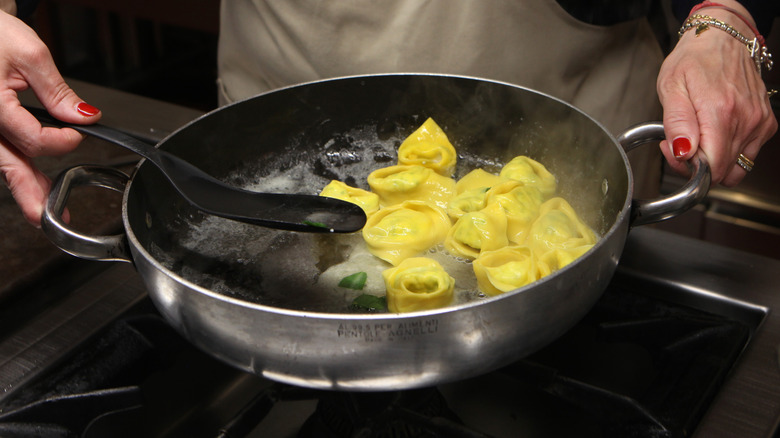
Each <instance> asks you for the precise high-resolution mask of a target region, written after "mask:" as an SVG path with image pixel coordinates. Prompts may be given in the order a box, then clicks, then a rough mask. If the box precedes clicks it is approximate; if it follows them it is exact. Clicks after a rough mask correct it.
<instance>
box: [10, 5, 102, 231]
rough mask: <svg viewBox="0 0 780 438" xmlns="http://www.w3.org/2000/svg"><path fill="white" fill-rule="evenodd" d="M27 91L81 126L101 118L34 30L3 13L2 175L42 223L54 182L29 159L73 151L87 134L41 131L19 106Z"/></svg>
mask: <svg viewBox="0 0 780 438" xmlns="http://www.w3.org/2000/svg"><path fill="white" fill-rule="evenodd" d="M27 88H31V89H32V90H33V91H34V92H35V95H36V96H37V97H38V100H40V101H41V103H42V104H43V105H44V107H46V109H47V110H48V111H49V113H51V114H52V115H53V116H54V117H56V118H58V119H61V120H63V121H66V122H69V123H79V124H89V123H94V122H97V121H98V120H99V119H100V116H101V114H100V111H98V109H97V108H95V107H93V106H91V105H89V104H87V103H85V102H84V101H82V100H81V99H80V98H79V97H78V96H77V95H76V93H75V92H73V90H71V89H70V87H68V85H67V84H65V81H64V80H63V78H62V76H61V75H60V73H59V72H58V71H57V68H56V67H55V65H54V61H53V59H52V57H51V54H50V53H49V50H48V49H47V48H46V46H45V45H44V43H43V42H42V41H41V40H40V38H38V35H37V34H36V33H35V31H33V30H32V29H30V27H28V26H27V25H26V24H24V23H23V22H22V21H20V20H19V19H17V18H16V17H14V16H12V15H9V14H7V13H5V12H2V11H0V176H2V177H3V179H4V180H5V182H6V183H7V184H8V187H9V188H10V190H11V194H12V195H13V197H14V199H15V200H16V202H17V203H18V204H19V206H20V207H21V209H22V213H23V214H24V217H25V218H26V219H27V220H28V221H29V222H30V223H32V224H33V225H39V224H40V220H41V213H42V212H43V206H44V202H45V198H46V196H47V194H48V193H49V188H50V186H51V182H50V181H49V179H48V178H47V177H46V176H45V175H44V174H43V173H42V172H41V171H39V170H38V169H36V168H35V166H34V165H33V164H32V162H31V160H30V158H32V157H36V156H41V155H60V154H64V153H67V152H70V151H72V150H73V149H75V148H76V146H78V144H79V143H80V142H81V140H82V135H81V134H79V133H78V132H76V131H74V130H73V129H68V128H63V129H59V128H50V127H42V126H41V124H40V123H39V122H38V121H37V120H36V119H35V117H33V116H32V115H31V114H30V113H29V112H27V111H26V110H25V109H24V108H23V107H22V106H21V104H20V102H19V98H18V96H17V92H19V91H23V90H26V89H27Z"/></svg>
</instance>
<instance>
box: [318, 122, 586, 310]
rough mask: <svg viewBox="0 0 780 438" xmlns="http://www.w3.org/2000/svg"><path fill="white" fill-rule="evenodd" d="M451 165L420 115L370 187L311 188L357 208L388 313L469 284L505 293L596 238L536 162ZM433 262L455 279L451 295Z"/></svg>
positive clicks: (446, 296) (420, 305)
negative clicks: (461, 169)
mask: <svg viewBox="0 0 780 438" xmlns="http://www.w3.org/2000/svg"><path fill="white" fill-rule="evenodd" d="M456 161H457V154H456V151H455V148H454V147H453V146H452V144H451V143H450V141H449V139H448V138H447V136H446V135H445V133H444V131H442V129H441V128H440V127H439V126H438V125H437V124H436V122H434V121H433V119H428V120H426V121H425V123H423V124H422V125H421V126H420V127H419V128H418V129H417V130H416V131H415V132H414V133H413V134H412V135H410V136H409V137H407V138H406V139H405V140H404V141H403V142H402V143H401V146H400V147H399V149H398V161H397V163H396V164H394V165H391V166H388V167H384V168H380V169H377V170H374V171H373V172H371V174H370V175H368V179H367V182H368V185H369V187H370V189H371V190H370V191H365V190H361V189H357V188H353V187H349V186H347V185H346V184H343V183H341V182H338V181H332V182H331V183H330V184H328V186H326V187H325V188H324V189H323V190H322V192H321V195H323V196H331V197H335V198H339V199H343V200H347V201H350V202H353V203H356V204H358V205H360V206H361V207H362V208H363V209H364V211H366V215H367V217H368V220H367V222H366V225H365V226H364V228H363V230H362V237H363V241H364V242H365V244H366V248H367V249H368V252H370V253H371V254H372V255H373V256H374V257H376V258H377V259H379V260H381V261H378V263H379V264H382V265H384V264H385V263H387V264H389V265H392V266H393V267H391V268H389V269H386V270H384V271H383V272H382V277H383V279H384V283H385V289H386V294H387V304H388V309H389V310H390V311H391V312H409V311H415V310H427V309H434V308H438V307H443V306H447V305H449V304H451V303H452V302H453V299H454V298H453V297H454V294H457V293H460V294H469V293H472V292H471V291H473V290H474V289H479V291H480V292H481V293H482V294H484V295H488V296H494V295H498V294H501V293H505V292H508V291H511V290H515V289H517V288H520V287H523V286H525V285H527V284H530V283H532V282H534V281H537V280H539V279H541V278H542V277H544V276H546V275H549V274H551V273H552V272H555V271H557V270H559V269H561V268H563V267H565V266H566V265H568V264H570V263H571V262H572V261H574V260H576V259H577V258H578V257H580V256H581V255H583V254H584V253H586V252H587V251H588V250H589V249H590V248H591V247H592V246H593V245H594V244H595V243H596V241H597V239H598V237H597V236H596V234H595V233H594V232H593V231H592V230H591V229H590V228H588V226H587V225H585V224H584V223H583V222H582V221H581V220H580V219H579V217H578V216H577V214H576V213H575V212H574V210H573V209H572V207H571V206H570V205H569V203H568V202H566V200H564V199H563V198H560V197H555V195H556V190H557V181H556V178H555V176H554V175H553V174H552V173H550V172H549V171H548V170H547V169H546V168H545V166H544V165H542V164H541V163H539V162H537V161H535V160H533V159H531V158H530V157H527V156H517V157H515V158H513V159H512V160H510V161H509V162H508V163H506V165H504V166H503V167H502V168H501V171H500V173H499V174H493V173H490V172H488V171H486V170H485V169H474V170H472V171H470V172H468V173H467V174H466V175H464V176H463V177H462V178H460V179H459V180H457V181H456V180H455V179H454V178H453V177H452V176H453V172H454V171H455V168H456V164H457V163H456ZM453 223H454V224H453ZM426 252H427V253H428V257H423V255H424V254H425V253H426ZM434 259H435V260H434ZM437 260H438V261H437ZM439 261H440V262H441V263H439ZM469 264H470V265H471V266H470V267H469ZM442 265H444V266H447V269H449V270H451V271H452V272H453V273H455V277H457V278H459V280H458V281H459V283H460V284H461V286H460V288H461V290H460V291H458V289H457V288H456V285H455V280H454V279H453V277H452V276H450V274H449V273H447V272H445V270H444V268H443V267H442ZM457 266H464V267H467V268H466V269H469V271H464V270H463V269H459V268H457ZM472 270H473V276H472V273H471V271H472ZM374 272H376V270H375V271H374ZM474 279H476V284H475V282H474ZM464 283H468V285H464Z"/></svg>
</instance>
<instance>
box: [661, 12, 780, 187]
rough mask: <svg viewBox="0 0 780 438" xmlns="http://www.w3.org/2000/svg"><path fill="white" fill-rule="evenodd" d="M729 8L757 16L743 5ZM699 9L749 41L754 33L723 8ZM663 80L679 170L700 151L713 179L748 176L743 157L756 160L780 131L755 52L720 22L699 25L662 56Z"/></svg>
mask: <svg viewBox="0 0 780 438" xmlns="http://www.w3.org/2000/svg"><path fill="white" fill-rule="evenodd" d="M722 3H726V2H725V1H723V2H722ZM728 6H730V7H732V8H733V9H734V10H737V11H738V12H739V14H740V15H742V17H745V18H746V19H748V20H751V19H750V18H749V15H748V13H747V11H746V10H744V8H742V7H741V6H740V5H739V4H738V3H736V2H730V3H729V5H728ZM696 13H697V14H700V15H707V16H710V17H713V18H715V19H717V20H720V21H723V22H725V23H728V24H729V25H731V26H733V27H734V28H735V29H737V30H738V31H739V32H740V33H741V34H742V35H744V36H745V37H747V38H748V39H753V37H754V36H755V35H754V33H753V31H752V30H751V28H750V26H748V25H747V24H746V23H745V22H743V21H742V19H741V18H739V17H738V16H737V15H735V14H733V13H731V12H729V11H727V10H725V9H722V8H714V7H708V8H704V9H700V10H699V11H697V12H696ZM752 24H753V23H751V25H752ZM657 85H658V95H659V97H660V99H661V104H662V105H663V108H664V116H663V118H664V120H663V122H664V128H665V131H666V138H667V140H666V141H664V142H662V143H661V151H662V152H663V154H664V156H665V157H666V159H667V161H668V162H669V163H670V165H671V167H672V168H673V169H675V170H676V171H678V172H680V173H687V168H686V166H685V163H684V162H685V161H686V160H688V159H689V158H691V157H692V156H693V154H695V153H696V151H697V150H699V149H701V151H702V152H703V153H704V155H705V156H706V158H707V160H708V161H709V164H710V167H711V169H712V182H713V184H717V183H721V184H723V185H724V186H734V185H736V184H738V183H739V182H740V181H742V179H743V178H744V177H745V175H746V174H747V171H746V170H745V169H743V168H742V167H740V166H739V165H738V164H737V157H738V156H739V155H740V154H743V155H744V156H745V157H747V158H748V159H750V160H756V157H757V156H758V152H759V150H760V149H761V146H763V144H764V143H766V141H767V140H769V138H771V137H772V135H774V133H775V132H776V131H777V120H776V119H775V117H774V114H773V113H772V108H771V106H770V103H769V97H768V94H767V89H766V87H765V86H764V82H763V81H762V80H761V76H760V73H759V72H758V71H757V70H756V66H755V63H754V61H753V59H752V58H751V57H750V52H749V51H748V49H747V48H746V46H745V44H742V43H741V42H740V41H738V40H737V39H736V38H734V37H733V36H732V35H729V34H728V33H726V32H724V31H723V30H721V29H717V28H715V27H714V26H710V27H709V29H707V30H705V31H702V32H700V34H699V35H698V36H697V34H696V29H691V30H689V31H687V32H685V34H684V35H683V36H682V38H680V41H679V42H678V44H677V46H676V47H675V49H674V50H673V51H672V53H671V54H670V55H669V56H668V57H667V58H666V60H665V61H664V64H663V66H662V67H661V71H660V73H659V76H658V84H657Z"/></svg>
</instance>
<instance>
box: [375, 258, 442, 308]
mask: <svg viewBox="0 0 780 438" xmlns="http://www.w3.org/2000/svg"><path fill="white" fill-rule="evenodd" d="M382 277H383V278H384V280H385V287H386V289H387V307H388V310H390V311H391V312H413V311H417V310H430V309H438V308H440V307H444V306H447V305H449V304H450V303H451V302H452V299H453V291H454V288H455V280H454V279H453V278H452V277H450V275H449V274H447V272H445V271H444V269H443V268H442V267H441V265H440V264H439V263H438V262H437V261H435V260H432V259H428V258H425V257H412V258H408V259H406V260H404V261H403V262H401V263H400V264H399V265H398V266H396V267H394V268H390V269H387V270H385V271H384V272H383V273H382Z"/></svg>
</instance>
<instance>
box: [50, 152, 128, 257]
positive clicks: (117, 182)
mask: <svg viewBox="0 0 780 438" xmlns="http://www.w3.org/2000/svg"><path fill="white" fill-rule="evenodd" d="M129 180H130V177H129V176H127V175H126V174H125V173H123V172H121V171H119V170H116V169H113V168H110V167H101V166H89V165H82V166H75V167H71V168H70V169H67V170H65V171H64V172H62V173H61V174H60V175H59V176H58V177H57V179H56V181H55V183H54V185H53V187H52V189H51V192H50V193H49V198H48V200H47V202H46V206H45V208H44V211H43V216H42V217H41V228H42V229H43V232H44V233H45V234H46V237H48V238H49V240H51V242H52V243H54V244H55V245H56V246H57V247H59V248H60V249H61V250H63V251H65V252H67V253H69V254H72V255H74V256H76V257H80V258H83V259H88V260H101V261H123V262H131V260H132V258H131V256H130V252H129V249H128V245H127V237H126V236H125V235H124V234H116V235H109V236H92V235H87V234H82V233H79V232H77V231H75V230H73V229H71V228H70V227H69V226H68V224H66V223H65V221H63V220H62V212H63V210H64V209H65V204H66V203H67V201H68V197H69V196H70V191H71V189H72V188H74V187H79V186H96V187H103V188H107V189H110V190H114V191H117V192H120V193H121V192H123V191H124V189H125V186H126V185H127V183H128V181H129Z"/></svg>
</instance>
